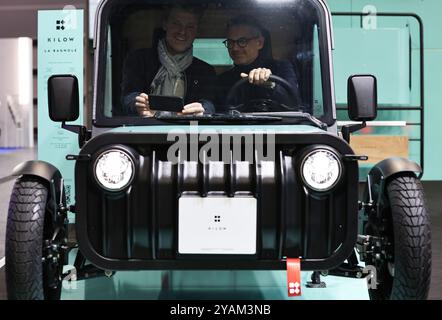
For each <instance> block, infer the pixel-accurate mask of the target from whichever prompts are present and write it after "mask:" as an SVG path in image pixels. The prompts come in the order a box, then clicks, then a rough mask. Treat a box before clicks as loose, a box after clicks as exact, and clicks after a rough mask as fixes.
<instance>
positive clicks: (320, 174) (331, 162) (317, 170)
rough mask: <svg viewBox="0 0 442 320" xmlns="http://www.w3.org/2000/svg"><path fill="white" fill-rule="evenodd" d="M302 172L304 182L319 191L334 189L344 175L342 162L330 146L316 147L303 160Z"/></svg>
mask: <svg viewBox="0 0 442 320" xmlns="http://www.w3.org/2000/svg"><path fill="white" fill-rule="evenodd" d="M300 173H301V177H302V180H303V182H304V184H305V185H306V186H307V187H308V188H310V189H312V190H314V191H318V192H325V191H329V190H331V189H333V188H334V187H335V186H336V185H337V184H338V182H339V181H340V179H341V176H342V162H341V160H340V158H339V156H338V155H337V154H336V153H335V152H333V151H332V150H330V149H329V148H321V147H318V148H315V149H313V150H311V151H310V152H309V153H307V154H306V155H305V156H304V157H303V159H302V162H301V166H300Z"/></svg>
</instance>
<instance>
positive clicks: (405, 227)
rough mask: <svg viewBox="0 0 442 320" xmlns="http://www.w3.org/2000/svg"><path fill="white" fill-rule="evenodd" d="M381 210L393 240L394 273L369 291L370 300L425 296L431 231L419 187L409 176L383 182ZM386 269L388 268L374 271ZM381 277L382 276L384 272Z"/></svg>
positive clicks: (429, 261)
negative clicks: (385, 183)
mask: <svg viewBox="0 0 442 320" xmlns="http://www.w3.org/2000/svg"><path fill="white" fill-rule="evenodd" d="M385 197H386V203H388V206H387V207H386V208H385V209H384V213H386V215H387V217H386V218H387V220H390V223H391V226H392V227H391V228H390V229H391V230H392V231H393V235H390V236H392V238H393V241H394V246H393V247H394V276H393V277H391V275H390V274H388V275H387V277H386V279H384V280H386V281H385V282H384V283H380V285H379V286H378V288H377V289H376V290H370V297H371V298H372V299H376V300H378V299H387V300H423V299H427V297H428V292H429V289H430V278H431V230H430V220H429V213H428V210H427V206H426V201H425V198H424V192H423V187H422V184H421V182H420V180H419V179H418V178H416V177H415V176H413V175H399V176H395V177H393V178H392V179H390V180H388V181H387V186H386V194H385ZM379 272H388V270H378V273H379ZM384 276H385V275H384Z"/></svg>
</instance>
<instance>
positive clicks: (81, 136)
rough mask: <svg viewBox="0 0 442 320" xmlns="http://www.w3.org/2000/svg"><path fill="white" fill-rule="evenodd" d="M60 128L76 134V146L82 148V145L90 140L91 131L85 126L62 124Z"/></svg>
mask: <svg viewBox="0 0 442 320" xmlns="http://www.w3.org/2000/svg"><path fill="white" fill-rule="evenodd" d="M61 127H62V128H63V129H65V130H68V131H70V132H73V133H76V134H78V146H79V147H80V148H81V147H83V145H84V143H85V142H86V141H87V140H89V139H90V138H91V131H90V130H88V129H87V128H86V127H85V126H80V125H73V124H66V122H65V121H63V122H62V124H61Z"/></svg>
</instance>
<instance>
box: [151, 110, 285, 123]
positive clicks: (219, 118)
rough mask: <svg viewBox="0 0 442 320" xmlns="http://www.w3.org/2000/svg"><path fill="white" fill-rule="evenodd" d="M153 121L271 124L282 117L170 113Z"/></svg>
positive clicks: (158, 115) (160, 114) (163, 114)
mask: <svg viewBox="0 0 442 320" xmlns="http://www.w3.org/2000/svg"><path fill="white" fill-rule="evenodd" d="M154 118H155V119H158V120H161V121H167V122H189V121H198V122H210V123H212V122H223V123H225V122H227V123H231V122H272V121H282V119H283V117H280V116H278V115H276V116H275V115H272V114H256V115H254V114H244V113H231V114H224V113H212V114H203V115H192V114H189V115H180V114H176V113H170V112H158V113H156V114H155V116H154Z"/></svg>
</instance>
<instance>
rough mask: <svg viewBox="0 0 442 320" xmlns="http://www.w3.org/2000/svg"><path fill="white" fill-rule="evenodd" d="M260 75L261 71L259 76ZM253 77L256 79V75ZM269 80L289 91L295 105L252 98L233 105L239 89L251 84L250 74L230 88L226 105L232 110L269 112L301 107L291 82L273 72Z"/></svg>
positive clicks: (292, 109) (288, 93)
mask: <svg viewBox="0 0 442 320" xmlns="http://www.w3.org/2000/svg"><path fill="white" fill-rule="evenodd" d="M267 70H268V69H267ZM260 76H261V73H259V77H260ZM253 79H255V75H254V77H253ZM267 81H272V82H274V83H276V84H279V85H280V86H281V87H282V88H283V89H284V90H285V91H286V92H287V95H288V97H289V98H290V99H291V100H292V101H293V105H294V107H289V106H285V105H283V104H281V103H279V102H278V101H274V100H272V99H251V100H248V101H243V103H241V104H238V103H235V104H234V105H232V102H233V101H234V98H235V97H236V96H237V95H238V93H239V89H240V88H241V87H242V86H244V85H246V84H250V79H249V77H248V76H247V77H244V78H242V79H240V80H238V81H237V82H236V83H235V84H234V85H233V86H232V87H231V88H230V90H229V92H228V93H227V97H226V106H227V107H228V108H229V109H231V110H233V109H234V110H237V111H240V112H268V111H273V112H277V111H294V110H298V109H299V105H298V103H297V101H298V98H297V96H296V93H295V91H294V90H293V88H292V86H291V85H290V83H288V82H287V81H286V80H285V79H283V78H281V77H278V76H275V75H272V74H270V75H269V76H268V78H267ZM258 82H259V79H258ZM267 83H268V82H267Z"/></svg>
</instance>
